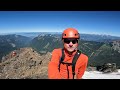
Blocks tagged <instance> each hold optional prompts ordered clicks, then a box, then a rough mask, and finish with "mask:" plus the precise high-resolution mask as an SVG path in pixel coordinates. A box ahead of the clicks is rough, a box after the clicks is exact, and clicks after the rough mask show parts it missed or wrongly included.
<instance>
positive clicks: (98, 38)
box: [14, 32, 120, 42]
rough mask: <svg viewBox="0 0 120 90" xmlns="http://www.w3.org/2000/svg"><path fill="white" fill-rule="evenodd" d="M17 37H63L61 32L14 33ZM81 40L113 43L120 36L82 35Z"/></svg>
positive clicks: (119, 38)
mask: <svg viewBox="0 0 120 90" xmlns="http://www.w3.org/2000/svg"><path fill="white" fill-rule="evenodd" d="M14 34H16V35H22V36H26V37H30V38H32V39H33V38H35V37H37V36H38V35H46V34H49V35H53V36H58V37H61V34H62V33H61V32H21V33H14ZM80 39H82V40H86V41H96V42H111V41H113V40H120V37H118V36H111V35H98V34H80Z"/></svg>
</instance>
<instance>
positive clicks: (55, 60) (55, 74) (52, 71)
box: [48, 49, 62, 79]
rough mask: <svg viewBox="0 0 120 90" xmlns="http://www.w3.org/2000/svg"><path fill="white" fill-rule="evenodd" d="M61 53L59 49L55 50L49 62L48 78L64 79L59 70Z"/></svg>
mask: <svg viewBox="0 0 120 90" xmlns="http://www.w3.org/2000/svg"><path fill="white" fill-rule="evenodd" d="M59 59H60V55H59V53H58V52H57V50H56V49H55V50H53V52H52V57H51V60H50V62H49V64H48V78H49V79H62V76H61V75H60V73H59V70H58V64H59Z"/></svg>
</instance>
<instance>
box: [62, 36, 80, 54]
mask: <svg viewBox="0 0 120 90" xmlns="http://www.w3.org/2000/svg"><path fill="white" fill-rule="evenodd" d="M63 42H64V47H65V49H67V50H68V51H69V52H73V51H74V50H75V49H76V48H77V47H78V39H74V38H71V39H70V38H66V39H63Z"/></svg>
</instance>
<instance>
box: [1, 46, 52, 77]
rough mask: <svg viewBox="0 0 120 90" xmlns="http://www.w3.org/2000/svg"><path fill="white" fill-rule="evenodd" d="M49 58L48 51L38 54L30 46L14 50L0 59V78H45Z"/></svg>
mask: <svg viewBox="0 0 120 90" xmlns="http://www.w3.org/2000/svg"><path fill="white" fill-rule="evenodd" d="M13 52H15V53H13ZM50 58H51V53H50V52H47V53H46V54H39V53H37V51H35V50H34V49H32V48H30V47H27V48H20V49H19V50H14V51H12V52H10V53H9V54H8V55H6V56H4V57H3V58H2V60H1V63H0V79H47V78H48V75H47V74H48V72H47V70H48V63H49V60H50Z"/></svg>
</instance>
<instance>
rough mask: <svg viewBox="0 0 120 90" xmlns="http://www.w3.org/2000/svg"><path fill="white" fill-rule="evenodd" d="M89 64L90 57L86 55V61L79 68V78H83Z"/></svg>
mask: <svg viewBox="0 0 120 90" xmlns="http://www.w3.org/2000/svg"><path fill="white" fill-rule="evenodd" d="M87 64H88V57H87V56H86V57H85V58H84V62H83V63H82V65H81V66H80V68H79V69H78V74H77V79H82V76H83V75H84V72H85V70H86V68H87Z"/></svg>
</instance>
